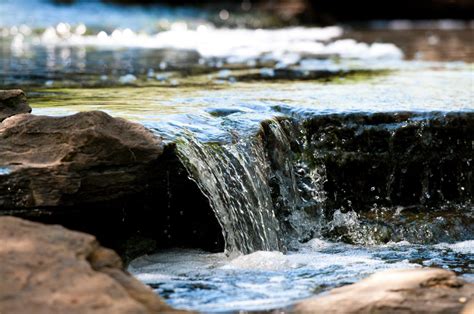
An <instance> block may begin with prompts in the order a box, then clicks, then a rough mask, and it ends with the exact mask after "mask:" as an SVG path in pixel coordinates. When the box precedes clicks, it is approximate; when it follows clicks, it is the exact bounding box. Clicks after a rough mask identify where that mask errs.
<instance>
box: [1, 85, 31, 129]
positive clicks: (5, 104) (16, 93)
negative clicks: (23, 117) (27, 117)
mask: <svg viewBox="0 0 474 314" xmlns="http://www.w3.org/2000/svg"><path fill="white" fill-rule="evenodd" d="M30 112H31V107H30V106H29V105H28V102H27V100H26V95H25V93H24V92H23V91H22V90H20V89H11V90H0V122H2V121H3V120H5V119H6V118H8V117H11V116H14V115H16V114H20V113H30Z"/></svg>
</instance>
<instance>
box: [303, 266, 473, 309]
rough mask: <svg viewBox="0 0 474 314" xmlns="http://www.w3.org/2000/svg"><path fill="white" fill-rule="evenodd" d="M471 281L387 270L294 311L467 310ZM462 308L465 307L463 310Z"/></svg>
mask: <svg viewBox="0 0 474 314" xmlns="http://www.w3.org/2000/svg"><path fill="white" fill-rule="evenodd" d="M473 298H474V284H472V283H467V282H465V281H463V280H461V279H460V278H458V277H456V275H455V274H454V273H453V272H450V271H447V270H443V269H435V268H423V269H403V270H389V271H384V272H380V273H377V274H375V275H372V276H370V277H368V278H366V279H364V280H362V281H360V282H358V283H355V284H352V285H349V286H344V287H341V288H336V289H333V290H331V291H330V293H329V294H328V295H324V296H321V297H317V298H313V299H309V300H306V301H302V302H300V303H298V304H297V305H296V306H295V307H294V311H295V313H461V312H463V313H467V312H466V311H468V308H467V307H468V306H470V305H469V304H468V305H466V304H467V303H468V302H469V301H470V300H472V299H473ZM463 308H464V310H463Z"/></svg>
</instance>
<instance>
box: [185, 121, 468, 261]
mask: <svg viewBox="0 0 474 314" xmlns="http://www.w3.org/2000/svg"><path fill="white" fill-rule="evenodd" d="M361 117H363V118H364V119H367V121H369V122H361V121H362V120H361V119H362V118H361ZM393 117H395V118H393ZM375 118H377V119H380V117H377V116H375V115H374V116H367V117H366V116H362V115H353V116H350V115H349V116H331V117H329V118H328V117H324V116H323V117H320V116H315V117H313V118H310V119H306V120H297V119H291V118H282V117H280V118H273V119H268V120H265V121H263V122H261V123H260V124H259V125H260V129H259V130H258V131H257V132H252V133H251V135H248V136H244V135H242V134H240V135H236V132H235V130H230V131H229V133H231V134H233V138H234V141H233V142H232V143H229V142H225V143H216V142H203V141H200V140H198V139H197V138H196V137H194V136H193V135H192V134H190V133H188V134H186V135H184V136H183V137H181V138H180V139H179V140H178V141H177V152H178V156H179V158H180V160H181V162H182V163H183V164H184V166H185V167H186V169H187V171H188V174H189V176H190V178H191V179H192V180H194V181H195V182H196V183H197V185H198V187H199V189H200V190H201V191H202V192H203V194H204V195H205V196H206V197H207V198H208V199H209V203H210V206H211V207H212V209H213V211H214V213H215V216H216V218H217V220H218V221H219V223H220V225H221V228H222V231H223V236H224V240H225V242H226V245H225V248H226V251H227V252H228V253H233V252H241V253H244V254H247V253H251V252H254V251H257V250H266V251H268V250H271V251H276V250H279V251H285V250H287V249H290V250H291V249H293V248H296V247H298V244H299V243H301V242H305V241H308V240H310V239H312V238H315V237H319V238H329V239H335V240H343V241H347V242H351V243H362V244H367V243H370V244H377V243H384V242H388V241H400V240H407V241H413V242H423V243H424V242H434V241H436V240H437V239H439V240H443V241H450V240H451V239H455V240H458V239H464V238H466V237H468V236H469V235H470V234H472V232H473V230H472V228H471V227H469V226H471V225H472V223H471V221H472V215H471V214H470V213H472V210H473V206H472V199H471V198H470V197H469V196H470V195H471V192H472V184H471V179H470V178H471V177H472V167H471V166H470V165H471V164H470V163H471V158H472V157H471V156H472V155H471V154H470V152H471V151H472V146H470V145H471V142H470V141H461V140H457V141H452V140H449V142H448V141H446V138H449V139H451V138H455V137H456V136H461V135H462V134H461V135H459V134H458V133H454V131H452V129H451V128H447V127H445V126H444V124H439V123H435V122H436V121H435V119H441V118H442V117H441V118H440V117H438V116H436V115H433V116H432V117H431V119H433V121H435V122H433V123H432V124H430V126H429V127H426V126H425V123H426V122H425V121H423V120H421V119H419V118H418V117H416V116H415V117H414V118H412V119H410V117H408V118H404V119H406V120H407V121H406V124H400V123H399V121H394V122H391V121H390V120H388V122H391V123H375V122H371V120H368V119H375ZM384 118H385V119H386V120H387V119H401V118H398V116H397V115H393V116H391V115H387V116H386V117H384ZM455 119H458V117H456V116H454V117H452V118H451V117H449V119H447V120H446V121H447V122H445V123H452V124H455V123H457V120H455ZM374 121H376V120H374ZM382 121H384V122H386V121H385V120H382ZM443 121H444V120H443ZM462 131H463V132H466V133H467V132H469V129H466V130H464V129H463V130H462ZM420 132H425V133H424V134H423V136H420V135H419V134H418V133H420ZM447 132H451V133H447ZM462 136H464V135H462ZM438 143H444V144H443V145H442V146H440V145H439V144H438ZM452 143H454V144H452ZM450 145H457V146H459V147H462V149H460V150H458V152H457V153H456V155H453V153H452V151H454V150H453V148H452V147H451V146H450ZM453 156H454V157H455V158H454V159H453ZM447 170H450V171H447ZM452 171H455V173H456V174H454V173H452ZM401 221H405V222H407V223H405V224H402V223H401ZM408 222H409V223H408ZM452 225H456V226H457V227H456V228H452V227H450V230H454V231H453V232H452V233H450V234H447V233H446V232H444V233H443V232H442V231H443V228H445V227H447V226H452ZM423 228H424V229H426V231H423V232H421V231H420V230H422V229H423ZM424 229H423V230H424Z"/></svg>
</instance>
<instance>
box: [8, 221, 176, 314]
mask: <svg viewBox="0 0 474 314" xmlns="http://www.w3.org/2000/svg"><path fill="white" fill-rule="evenodd" d="M0 242H1V243H2V245H1V248H0V264H1V265H2V266H1V267H0V278H1V280H0V312H1V313H37V314H40V313H45V314H46V313H48V314H52V313H71V314H73V313H78V314H79V313H137V314H138V313H164V312H172V311H173V310H172V309H171V308H170V307H169V306H167V305H166V304H165V303H164V302H163V301H162V300H160V298H159V297H158V296H157V295H155V294H154V293H153V291H152V290H151V289H150V288H148V287H147V286H145V285H143V284H141V283H140V282H139V281H138V280H136V279H135V278H133V277H132V276H131V275H129V274H128V273H127V272H126V271H125V270H124V269H123V267H122V263H121V261H120V258H119V257H118V256H117V255H116V254H115V253H114V252H113V251H111V250H109V249H106V248H103V247H101V246H100V245H99V243H98V242H97V241H96V239H95V238H94V237H93V236H91V235H88V234H85V233H80V232H74V231H69V230H67V229H65V228H63V227H61V226H57V225H55V226H51V225H43V224H39V223H33V222H30V221H26V220H22V219H19V218H13V217H0Z"/></svg>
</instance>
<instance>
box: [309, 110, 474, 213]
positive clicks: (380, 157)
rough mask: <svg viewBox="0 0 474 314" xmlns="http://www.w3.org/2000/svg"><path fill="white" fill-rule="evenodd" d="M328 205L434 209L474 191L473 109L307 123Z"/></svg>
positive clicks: (342, 117) (319, 119)
mask: <svg viewBox="0 0 474 314" xmlns="http://www.w3.org/2000/svg"><path fill="white" fill-rule="evenodd" d="M305 128H306V131H305V134H306V135H305V136H306V141H307V143H308V153H309V154H311V157H310V158H311V159H312V162H314V163H315V165H318V164H319V165H320V164H322V165H324V167H325V169H326V175H327V182H326V184H325V186H324V188H325V191H326V193H327V207H330V208H341V207H346V208H351V209H355V210H359V211H363V210H368V209H371V208H373V207H374V204H376V206H417V207H423V208H427V209H429V208H433V207H436V206H439V205H440V204H443V203H446V202H459V203H462V202H466V201H469V200H471V198H472V195H473V185H472V171H473V167H472V156H473V147H472V141H473V140H474V137H473V134H474V114H472V113H468V112H466V113H448V114H444V113H427V114H413V113H394V114H391V113H386V114H384V113H380V114H373V115H363V114H348V115H328V116H320V117H315V118H312V119H310V120H309V121H308V122H307V123H306V124H305Z"/></svg>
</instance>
